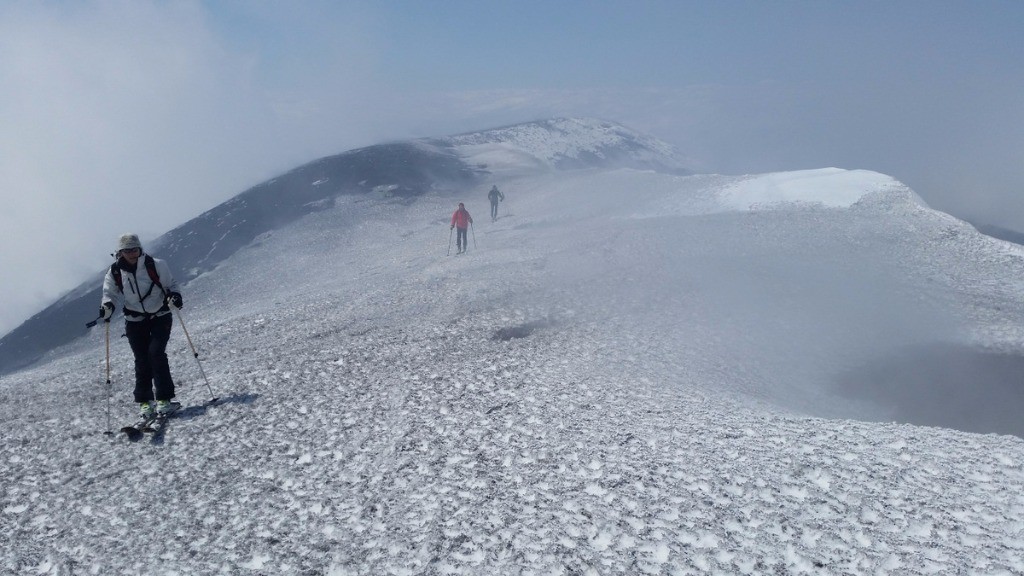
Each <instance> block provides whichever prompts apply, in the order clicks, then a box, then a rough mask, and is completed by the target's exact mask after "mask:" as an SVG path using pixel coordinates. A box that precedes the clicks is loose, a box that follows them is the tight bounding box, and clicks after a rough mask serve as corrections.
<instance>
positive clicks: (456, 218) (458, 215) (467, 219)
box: [449, 202, 473, 254]
mask: <svg viewBox="0 0 1024 576" xmlns="http://www.w3.org/2000/svg"><path fill="white" fill-rule="evenodd" d="M472 223H473V217H472V216H470V215H469V211H468V210H466V205H465V204H463V203H462V202H459V209H458V210H456V211H455V212H453V213H452V225H451V228H458V229H459V232H458V234H457V235H456V238H455V245H456V246H458V248H459V251H458V254H462V253H463V252H465V251H466V250H469V242H468V241H467V240H466V229H467V228H469V225H470V224H472ZM451 228H449V230H450V229H451Z"/></svg>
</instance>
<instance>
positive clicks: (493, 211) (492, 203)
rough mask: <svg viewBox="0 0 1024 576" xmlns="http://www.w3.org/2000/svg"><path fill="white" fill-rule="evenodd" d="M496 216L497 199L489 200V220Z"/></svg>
mask: <svg viewBox="0 0 1024 576" xmlns="http://www.w3.org/2000/svg"><path fill="white" fill-rule="evenodd" d="M497 217H498V201H497V200H491V220H494V219H496V218H497Z"/></svg>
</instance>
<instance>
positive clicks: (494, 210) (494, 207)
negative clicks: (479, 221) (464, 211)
mask: <svg viewBox="0 0 1024 576" xmlns="http://www.w3.org/2000/svg"><path fill="white" fill-rule="evenodd" d="M487 199H488V200H490V201H491V222H494V221H495V220H497V219H498V202H501V201H502V200H504V199H505V195H504V194H502V193H501V190H498V187H497V186H491V191H490V192H488V193H487Z"/></svg>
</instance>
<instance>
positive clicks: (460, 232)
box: [455, 228, 469, 252]
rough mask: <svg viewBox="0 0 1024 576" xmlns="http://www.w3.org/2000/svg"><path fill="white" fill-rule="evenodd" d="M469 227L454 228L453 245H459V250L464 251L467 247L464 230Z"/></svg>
mask: <svg viewBox="0 0 1024 576" xmlns="http://www.w3.org/2000/svg"><path fill="white" fill-rule="evenodd" d="M467 230H469V228H455V231H456V234H455V245H456V246H458V247H459V252H465V251H466V250H467V249H468V248H469V242H468V241H467V240H466V231H467Z"/></svg>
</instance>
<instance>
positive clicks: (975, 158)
mask: <svg viewBox="0 0 1024 576" xmlns="http://www.w3.org/2000/svg"><path fill="white" fill-rule="evenodd" d="M1021 38H1024V2H1019V1H994V0H980V1H959V2H953V1H921V0H901V1H878V2H875V1H861V2H853V1H842V2H839V1H836V2H831V1H824V0H822V1H813V2H811V1H806V2H805V1H787V2H782V1H778V2H765V1H739V0H724V1H710V0H708V1H700V2H692V1H678V2H669V1H647V2H645V1H635V2H626V1H615V2H612V1H606V2H599V1H594V2H583V1H558V2H552V1H543V2H542V1H526V2H523V1H516V2H499V1H477V2H469V1H443V2H426V1H403V2H398V1H393V2H386V1H385V2H344V1H339V2H332V1H302V0H295V1H287V2H286V1H241V0H237V1H219V2H213V1H208V2H197V1H191V2H174V1H171V2H168V1H157V0H84V1H80V2H57V1H50V2H46V1H43V2H10V1H6V2H4V1H0V86H3V89H2V90H0V194H2V200H3V201H4V205H5V206H6V210H4V211H3V212H2V213H0V225H2V226H3V229H4V230H5V231H7V235H8V237H9V238H10V240H9V241H8V242H6V243H5V245H4V246H3V247H2V248H0V267H2V268H3V269H8V270H9V269H20V270H28V271H32V272H37V273H39V274H41V277H43V278H46V281H45V282H41V283H32V284H33V285H31V286H29V285H26V284H28V283H26V282H24V280H23V278H24V276H25V275H24V274H21V275H18V276H16V277H12V276H10V275H8V276H6V277H5V280H4V286H3V290H4V294H5V302H4V304H3V305H0V333H2V332H6V331H7V330H9V329H11V328H13V327H14V326H15V325H16V324H17V323H18V322H20V321H21V320H24V319H25V318H27V317H28V316H30V315H31V314H32V313H34V312H35V311H38V310H39V309H41V308H42V307H44V306H45V305H47V304H49V303H50V302H51V301H52V300H53V299H54V298H55V297H56V296H58V295H60V294H61V293H63V292H64V291H66V290H68V289H71V288H73V287H74V286H75V285H77V284H78V283H79V282H81V281H83V280H84V279H85V278H86V277H87V276H88V275H89V274H90V273H92V272H94V271H96V270H98V269H100V268H102V266H103V265H104V264H105V263H106V262H107V261H108V259H109V256H107V254H108V253H109V251H110V245H111V244H112V242H113V239H115V238H116V237H117V236H118V235H119V234H120V233H121V232H125V231H129V230H131V231H137V232H139V233H140V234H142V235H143V236H144V237H146V236H148V237H150V238H153V237H156V236H157V235H159V234H160V233H162V232H164V231H166V230H168V229H170V228H172V227H174V226H176V225H178V224H180V223H182V222H184V221H186V220H188V219H190V218H192V217H194V216H196V215H198V214H199V213H201V212H202V211H204V210H206V209H208V208H210V207H212V206H214V205H216V204H218V203H220V202H222V201H224V200H226V199H228V198H230V197H232V196H234V195H235V194H237V193H239V192H241V191H243V190H244V189H245V188H247V187H248V186H251V185H253V184H256V183H258V182H260V181H262V180H264V179H266V178H269V177H272V176H274V175H276V174H279V173H281V172H283V171H285V170H288V169H290V168H292V167H294V166H296V165H299V164H301V163H304V162H307V161H310V160H313V159H315V158H318V157H321V156H325V155H329V154H334V153H338V152H342V151H345V150H348V149H351V148H355V147H359V146H365V145H370V144H374V143H378V142H381V141H386V140H395V139H402V138H409V137H419V136H437V135H444V134H451V133H457V132H464V131H470V130H476V129H483V128H488V127H493V126H498V125H504V124H509V123H514V122H520V121H528V120H533V119H537V118H545V117H551V116H566V115H571V116H596V117H600V118H605V119H609V120H614V121H618V122H620V123H623V124H625V125H627V126H630V127H632V128H635V129H637V130H640V131H643V132H646V133H649V134H651V135H653V136H655V137H658V138H661V139H662V140H665V141H667V142H669V143H671V144H674V145H676V146H677V147H678V148H679V149H680V151H681V153H682V154H683V155H684V156H685V157H686V158H687V159H688V161H689V162H690V165H691V166H692V167H693V168H694V170H696V171H700V172H719V173H728V174H735V173H756V172H769V171H783V170H794V169H805V168H821V167H830V166H835V167H840V168H851V169H853V168H864V169H871V170H876V171H879V172H884V173H886V174H889V175H892V176H894V177H896V178H898V179H900V180H902V181H903V182H905V183H907V184H908V185H910V186H911V187H913V188H914V189H915V190H916V191H917V192H918V193H919V194H920V195H921V196H922V197H923V198H925V200H926V201H928V202H929V203H930V204H931V205H932V206H933V207H935V208H938V209H941V210H945V211H948V212H951V213H953V214H954V215H957V216H959V217H964V218H971V219H975V220H978V221H982V222H989V223H993V224H998V225H1003V226H1007V227H1011V228H1016V229H1018V230H1024V193H1022V192H1024V162H1022V159H1024V42H1022V41H1021V40H1020V39H1021ZM29 246H32V247H34V248H32V249H29V248H28V247H29ZM40 248H41V249H42V252H43V253H45V254H47V256H48V257H47V258H42V259H41V258H39V256H38V254H39V252H40V250H39V249H40Z"/></svg>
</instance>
